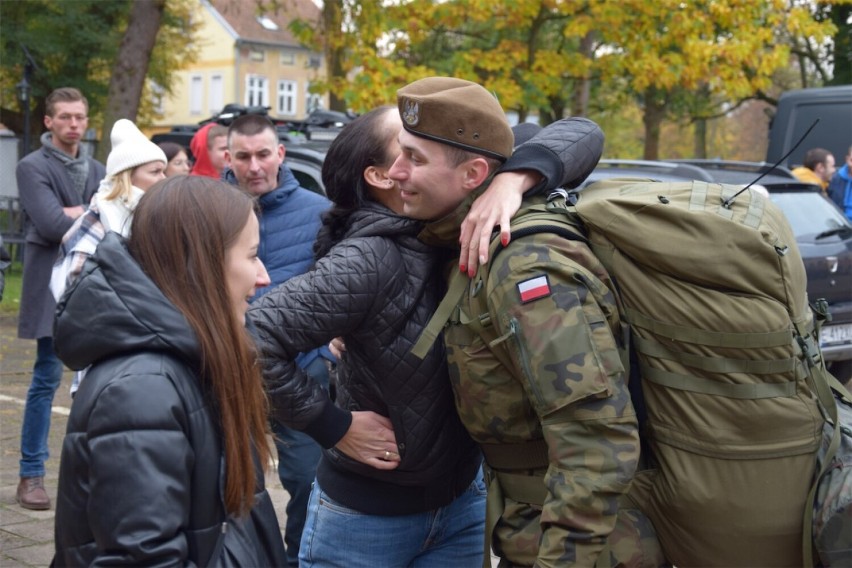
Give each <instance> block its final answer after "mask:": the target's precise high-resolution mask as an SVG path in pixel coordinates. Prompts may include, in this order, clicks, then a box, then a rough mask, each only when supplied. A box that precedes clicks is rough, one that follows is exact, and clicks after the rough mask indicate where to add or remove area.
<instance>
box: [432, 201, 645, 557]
mask: <svg viewBox="0 0 852 568" xmlns="http://www.w3.org/2000/svg"><path fill="white" fill-rule="evenodd" d="M525 203H526V202H525ZM467 209H468V207H467V206H466V205H463V206H461V207H460V208H459V210H457V211H456V212H455V213H454V214H452V215H451V216H449V217H447V218H445V219H443V220H440V221H437V222H435V223H432V224H430V225H428V226H427V227H426V229H424V232H423V233H422V234H421V238H422V239H423V240H426V241H428V242H432V243H435V244H438V243H442V244H444V245H445V246H446V245H448V244H450V243H454V242H457V239H458V227H459V224H460V221H461V219H463V218H464V215H465V214H466V212H467ZM523 214H524V209H522V210H521V212H519V214H518V215H517V216H516V217H515V218H513V220H512V224H513V227H515V225H516V223H519V222H520V221H521V220H522V219H523ZM450 274H451V277H450V279H451V280H452V279H454V278H467V277H466V276H465V275H463V274H460V273H459V272H458V271H457V270H451V271H450ZM483 300H485V303H484V304H483V302H482V301H483ZM484 305H487V312H488V314H490V324H489V325H490V326H493V329H492V330H488V333H486V334H484V336H483V334H482V333H481V332H480V331H479V330H478V329H477V326H476V325H475V324H473V323H471V322H473V321H474V320H476V321H483V318H481V317H479V316H480V315H483V314H480V313H477V312H478V309H479V308H480V307H482V306H484ZM488 319H489V318H488V317H486V318H485V321H487V320H488ZM620 329H621V322H620V318H619V315H618V311H617V309H616V304H615V297H614V296H613V293H612V291H611V283H610V280H609V277H608V275H607V273H606V271H605V270H604V268H603V266H601V264H600V263H599V261H598V260H597V258H596V257H595V256H594V255H593V253H592V252H591V250H589V248H588V247H587V246H586V245H585V244H584V243H582V242H577V241H571V240H567V239H565V238H563V237H560V236H557V235H554V234H551V233H538V234H533V235H529V236H526V237H521V238H517V239H514V240H512V242H511V243H510V244H509V245H508V247H507V248H506V249H505V250H503V251H502V252H501V253H500V254H499V255H497V256H496V258H494V259H493V260H492V263H491V265H490V267H488V269H487V270H481V271H480V273H479V274H478V275H477V277H476V278H474V279H473V280H471V281H470V282H469V284H468V285H467V289H466V291H465V293H464V296H463V298H462V300H461V302H460V303H459V306H458V309H457V310H456V311H455V313H454V314H453V315H452V316H451V317H450V321H449V322H448V325H447V326H446V327H445V328H444V341H445V344H446V348H447V357H448V360H449V364H450V376H451V379H452V382H453V387H454V388H455V393H456V405H457V407H458V410H459V415H460V416H461V419H462V422H464V424H465V426H466V427H467V428H468V430H469V431H470V433H471V435H472V437H473V438H474V440H476V441H477V442H478V443H480V444H485V445H488V444H522V443H525V442H530V441H544V442H545V443H546V450H547V456H546V459H545V460H544V463H543V464H542V467H541V468H539V469H528V470H525V471H524V472H523V473H524V474H525V475H533V476H541V477H542V480H543V483H544V485H545V486H546V491H542V495H543V506H541V507H539V506H537V505H531V504H529V503H523V502H518V501H514V500H512V499H511V498H509V497H507V496H505V495H504V493H505V492H503V491H501V493H500V494H501V495H504V496H503V498H502V507H501V508H502V514H501V516H500V518H499V520H498V521H497V525H496V527H495V529H494V531H493V532H492V545H493V548H494V550H495V552H496V553H497V554H498V555H499V556H500V557H501V558H502V559H503V560H504V561H508V562H510V563H511V564H513V565H524V566H530V565H536V566H593V565H594V564H595V561H596V559H597V556H598V554H599V553H600V552H601V550H602V548H603V546H604V543H605V541H606V538H607V536H608V535H609V534H610V532H611V531H612V529H613V526H614V524H615V519H616V511H617V505H616V501H617V498H618V496H619V495H620V494H623V493H625V492H626V491H627V489H628V487H629V484H630V480H631V478H632V476H633V474H634V472H635V469H636V465H637V461H638V458H639V438H638V432H637V424H636V416H635V413H634V410H633V406H632V404H631V402H630V396H629V393H628V390H627V385H626V380H625V372H624V365H623V364H622V360H621V356H620V354H619V347H620V337H621V332H620ZM492 490H493V487H489V491H492ZM489 497H491V496H489Z"/></svg>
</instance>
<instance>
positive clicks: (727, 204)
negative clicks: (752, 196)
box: [722, 119, 819, 209]
mask: <svg viewBox="0 0 852 568" xmlns="http://www.w3.org/2000/svg"><path fill="white" fill-rule="evenodd" d="M818 122H819V119H816V120H814V123H813V124H811V126H810V128H808V129H807V130H806V131H805V133H804V134H802V136H801V138H799V141H798V142H796V144H795V145H794V146H793V147H792V148H790V151H789V152H787V153H786V154H784V155H783V156H782V157H781V159H780V160H778V161H777V162H775V164H774V165H773V166H772V167H771V168H767V170H766V171H765V172H763V173H762V174H760V175H759V176H757V179H755V180H754V181H753V182H751V183H750V184H748V185H747V186H745V187H744V188H742V189H741V190H739V191H738V192H736V193H735V194H733V195H732V196H730V197H729V198H728V199H723V200H722V207H724V208H725V209H730V208H731V203H733V202H734V199H736V198H737V196H738V195H739V194H741V193H742V192H744V191H745V190H747V189H748V188H750V187H751V186H753V185H754V184H756V183H757V182H759V181H760V180H761V178H763V176H765V175H766V174H768V173H769V172H771V171H772V170H774V169H775V168H777V167H778V164H780V163H781V162H783V161H784V160H786V159H787V157H788V156H789V155H790V154H792V153H793V151H794V150H795V149H796V148H798V147H799V145H800V144H801V143H802V142H804V140H805V138H807V137H808V134H810V133H811V130H813V129H814V126H816V125H817V123H818Z"/></svg>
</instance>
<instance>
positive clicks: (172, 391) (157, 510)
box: [55, 176, 285, 566]
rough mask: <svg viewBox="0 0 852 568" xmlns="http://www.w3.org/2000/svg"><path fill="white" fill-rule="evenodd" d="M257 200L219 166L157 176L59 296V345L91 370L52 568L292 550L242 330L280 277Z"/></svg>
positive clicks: (68, 445)
mask: <svg viewBox="0 0 852 568" xmlns="http://www.w3.org/2000/svg"><path fill="white" fill-rule="evenodd" d="M253 207H254V203H253V201H252V199H251V198H250V197H249V196H247V195H246V194H244V193H242V192H241V191H239V190H238V189H236V188H234V187H231V186H229V185H227V184H225V183H223V182H219V181H216V180H212V179H209V178H204V177H189V176H177V177H173V178H168V179H166V180H164V181H162V182H159V183H157V184H156V185H154V186H153V187H151V188H150V189H149V190H148V191H147V192H146V193H145V195H144V197H143V198H142V199H141V200H140V201H139V204H138V206H137V207H136V210H135V213H134V216H133V222H132V227H131V232H130V237H129V239H128V240H127V241H126V243H125V241H124V240H123V239H122V238H121V237H120V236H119V235H118V234H115V233H109V234H107V235H106V237H105V238H104V239H103V240H102V241H101V243H100V245H99V246H98V248H97V251H96V252H95V254H94V256H93V257H92V261H93V262H90V263H89V264H87V268H86V270H84V271H83V272H82V273H81V276H80V278H79V279H78V280H77V281H76V282H75V283H74V284H72V286H71V288H69V290H68V292H67V293H66V294H65V295H64V296H63V299H62V301H61V302H60V304H59V307H58V309H57V318H56V326H55V341H56V346H57V352H58V354H59V356H60V358H61V359H62V360H63V361H64V362H65V364H66V365H68V366H69V367H71V368H73V369H80V368H83V367H87V366H91V367H90V369H89V371H88V374H87V378H86V380H85V381H84V382H83V383H82V384H81V387H80V389H79V390H78V392H77V394H76V396H75V399H74V405H73V407H72V410H71V415H70V417H69V420H68V430H67V433H66V436H65V440H64V443H63V448H62V460H61V465H60V473H59V491H58V501H57V507H56V540H55V544H56V558H55V563H56V564H57V565H91V564H93V563H121V564H126V563H127V564H138V565H153V564H158V565H159V564H163V565H165V564H186V563H192V564H195V565H216V564H219V563H224V564H228V563H230V564H229V565H243V566H269V565H283V563H284V562H285V560H284V547H283V542H282V540H281V533H280V529H279V527H278V522H277V519H276V516H275V512H274V510H273V507H272V502H271V501H270V499H269V495H268V494H267V492H266V490H265V488H264V484H263V483H264V482H263V479H264V469H265V465H266V464H268V459H269V447H268V442H267V403H266V397H265V394H264V391H263V386H262V383H261V380H260V375H259V369H258V367H257V364H256V354H255V351H254V348H253V343H252V341H251V338H250V337H249V335H248V333H247V331H246V329H245V313H246V310H247V309H248V298H250V297H251V296H252V295H253V294H254V291H255V289H256V288H257V287H260V286H266V285H268V284H269V277H268V275H267V274H266V269H265V268H264V266H263V263H262V262H261V261H260V260H259V259H258V258H257V247H258V241H259V234H258V220H257V216H256V215H255V212H254V208H253ZM93 307H94V309H93ZM226 559H227V560H226Z"/></svg>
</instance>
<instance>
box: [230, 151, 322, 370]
mask: <svg viewBox="0 0 852 568" xmlns="http://www.w3.org/2000/svg"><path fill="white" fill-rule="evenodd" d="M222 178H223V179H224V180H225V181H226V182H228V183H230V184H232V185H239V184H238V183H237V178H236V176H235V175H234V172H233V170H231V169H226V170H225V171H224V172H223V174H222ZM257 202H258V205H259V206H260V215H259V216H258V219H259V221H260V248H259V249H258V256H259V257H260V260H262V261H263V264H264V266H266V271H267V272H268V273H269V279H270V280H271V281H272V283H271V284H270V285H269V286H267V287H266V288H259V289H258V290H257V292H256V293H255V295H254V298H252V300H256V299H257V298H259V297H260V296H262V295H263V294H265V293H267V292H269V291H270V290H272V289H273V288H275V287H276V286H278V285H279V284H281V283H283V282H286V281H287V280H289V279H290V278H292V277H293V276H298V275H299V274H304V273H305V272H307V271H308V269H309V268H311V266H313V264H314V252H313V246H314V241H315V240H316V238H317V231H319V228H320V226H321V225H322V219H321V215H322V213H323V212H324V211H325V210H326V209H328V208H329V207H330V206H331V202H330V201H329V200H328V199H326V198H325V197H323V196H322V195H319V194H317V193H314V192H313V191H311V190H309V189H305V188H304V187H301V186H300V185H299V181H298V180H297V179H296V176H294V175H293V172H292V171H290V168H288V167H287V166H285V165H283V164H282V165H281V166H280V167H279V168H278V187H277V188H276V189H273V190H272V191H270V192H269V193H266V194H264V195H261V196H260V197H259V198H258V199H257ZM318 356H322V357H324V358H326V359H328V360H329V361H334V356H333V355H332V354H331V352H330V351H329V350H328V347H322V348H320V349H314V350H313V351H310V352H308V353H302V354H301V355H300V356H299V357H298V358H297V359H296V362H297V363H298V365H299V367H301V368H303V369H304V368H306V367H307V366H308V365H310V364H311V363H312V362H313V361H314V359H316V358H317V357H318Z"/></svg>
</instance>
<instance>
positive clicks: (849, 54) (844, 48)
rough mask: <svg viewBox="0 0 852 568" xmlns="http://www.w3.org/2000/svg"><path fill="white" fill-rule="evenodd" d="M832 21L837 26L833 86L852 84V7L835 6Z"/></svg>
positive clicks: (846, 5) (847, 5) (845, 5)
mask: <svg viewBox="0 0 852 568" xmlns="http://www.w3.org/2000/svg"><path fill="white" fill-rule="evenodd" d="M831 21H832V22H834V25H835V26H837V33H836V34H834V78H833V79H832V80H831V81H830V82H829V84H831V85H849V84H850V83H852V5H849V4H844V5H839V4H833V5H832V6H831Z"/></svg>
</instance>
